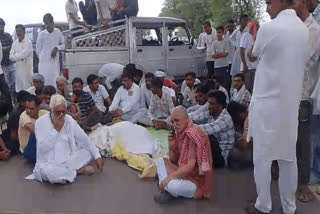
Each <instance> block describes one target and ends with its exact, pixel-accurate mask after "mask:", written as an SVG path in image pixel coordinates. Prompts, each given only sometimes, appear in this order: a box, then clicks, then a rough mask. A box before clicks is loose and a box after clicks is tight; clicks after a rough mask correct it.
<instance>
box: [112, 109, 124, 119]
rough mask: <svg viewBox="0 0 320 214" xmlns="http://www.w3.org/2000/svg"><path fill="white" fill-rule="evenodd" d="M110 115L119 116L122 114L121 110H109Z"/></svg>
mask: <svg viewBox="0 0 320 214" xmlns="http://www.w3.org/2000/svg"><path fill="white" fill-rule="evenodd" d="M111 115H112V117H121V116H122V115H123V111H122V110H121V109H117V110H114V111H112V112H111Z"/></svg>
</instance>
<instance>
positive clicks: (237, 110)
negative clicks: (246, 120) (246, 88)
mask: <svg viewBox="0 0 320 214" xmlns="http://www.w3.org/2000/svg"><path fill="white" fill-rule="evenodd" d="M227 111H228V112H229V114H230V116H231V118H232V121H233V123H234V124H237V125H240V126H242V125H243V124H241V122H242V121H241V118H240V114H241V113H244V112H246V111H247V106H245V105H242V104H240V103H238V102H235V101H231V102H230V103H229V104H228V107H227Z"/></svg>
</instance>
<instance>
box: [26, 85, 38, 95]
mask: <svg viewBox="0 0 320 214" xmlns="http://www.w3.org/2000/svg"><path fill="white" fill-rule="evenodd" d="M27 92H29V93H30V94H32V95H36V87H34V86H31V87H30V88H28V89H27Z"/></svg>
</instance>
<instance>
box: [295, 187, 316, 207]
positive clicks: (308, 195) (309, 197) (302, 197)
mask: <svg viewBox="0 0 320 214" xmlns="http://www.w3.org/2000/svg"><path fill="white" fill-rule="evenodd" d="M297 198H298V200H299V201H301V202H303V203H308V202H311V201H313V200H314V195H313V193H312V192H311V190H310V189H309V187H308V185H306V184H299V186H298V191H297Z"/></svg>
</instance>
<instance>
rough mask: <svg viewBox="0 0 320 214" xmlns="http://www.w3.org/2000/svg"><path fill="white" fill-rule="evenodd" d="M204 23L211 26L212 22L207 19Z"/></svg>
mask: <svg viewBox="0 0 320 214" xmlns="http://www.w3.org/2000/svg"><path fill="white" fill-rule="evenodd" d="M203 25H208V26H209V27H211V23H210V22H209V21H205V22H204V23H203Z"/></svg>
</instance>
